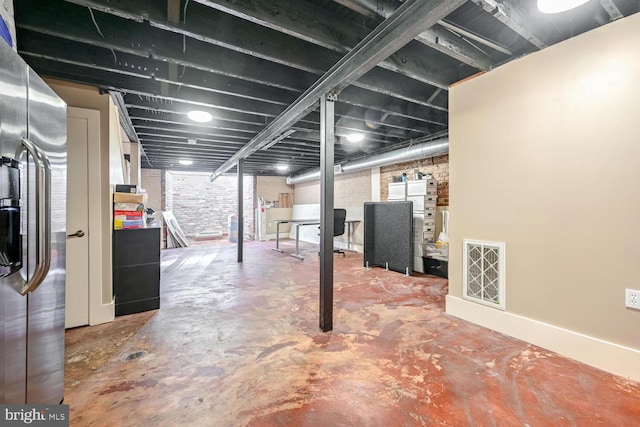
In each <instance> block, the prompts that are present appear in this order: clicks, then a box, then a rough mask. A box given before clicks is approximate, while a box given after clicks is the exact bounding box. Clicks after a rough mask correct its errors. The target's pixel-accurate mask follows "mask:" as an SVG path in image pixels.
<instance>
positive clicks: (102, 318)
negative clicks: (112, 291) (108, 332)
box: [89, 300, 116, 326]
mask: <svg viewBox="0 0 640 427" xmlns="http://www.w3.org/2000/svg"><path fill="white" fill-rule="evenodd" d="M115 316H116V304H115V300H111V302H109V303H107V304H101V305H99V306H97V307H89V325H90V326H94V325H100V324H102V323H108V322H113V320H114V319H115Z"/></svg>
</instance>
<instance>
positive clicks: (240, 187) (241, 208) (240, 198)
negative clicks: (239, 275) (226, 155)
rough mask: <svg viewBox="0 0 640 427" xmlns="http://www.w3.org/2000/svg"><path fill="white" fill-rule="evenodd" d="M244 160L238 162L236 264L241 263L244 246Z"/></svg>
mask: <svg viewBox="0 0 640 427" xmlns="http://www.w3.org/2000/svg"><path fill="white" fill-rule="evenodd" d="M243 178H244V159H240V160H238V262H242V249H243V245H244V204H243V198H244V191H243V190H244V187H243V184H244V179H243Z"/></svg>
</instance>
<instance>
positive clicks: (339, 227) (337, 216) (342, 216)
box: [333, 209, 347, 256]
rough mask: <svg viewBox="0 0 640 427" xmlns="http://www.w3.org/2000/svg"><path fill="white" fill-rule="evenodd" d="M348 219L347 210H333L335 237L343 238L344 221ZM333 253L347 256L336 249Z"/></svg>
mask: <svg viewBox="0 0 640 427" xmlns="http://www.w3.org/2000/svg"><path fill="white" fill-rule="evenodd" d="M346 219H347V210H346V209H334V210H333V237H337V236H342V235H343V234H344V227H345V223H344V221H345V220H346ZM333 252H335V253H337V254H342V256H345V253H344V251H343V250H342V249H334V250H333Z"/></svg>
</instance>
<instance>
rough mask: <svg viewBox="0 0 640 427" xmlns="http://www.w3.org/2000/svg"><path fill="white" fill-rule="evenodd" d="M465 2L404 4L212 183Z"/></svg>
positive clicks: (424, 0)
mask: <svg viewBox="0 0 640 427" xmlns="http://www.w3.org/2000/svg"><path fill="white" fill-rule="evenodd" d="M464 2H465V0H448V1H445V0H407V1H406V2H404V3H403V4H402V6H400V7H399V8H398V9H397V10H396V11H395V12H394V14H393V15H392V16H391V17H389V18H387V19H386V20H385V21H384V22H383V23H382V24H380V25H379V26H378V27H377V28H376V29H375V30H374V31H373V32H372V33H370V34H369V35H368V36H367V37H366V38H365V39H364V40H362V41H361V42H360V43H359V44H358V45H357V46H356V47H355V48H354V49H353V50H351V51H350V52H349V53H348V54H347V55H345V56H344V58H342V59H341V60H340V61H339V62H338V63H337V64H336V65H335V66H333V67H332V68H331V70H329V71H328V72H327V73H326V74H325V75H324V76H322V77H321V78H320V79H319V80H318V81H317V82H316V83H315V84H314V85H313V86H311V87H310V88H309V89H308V90H307V91H305V93H304V94H303V95H302V96H300V98H298V100H296V102H294V103H293V104H291V105H290V106H289V107H288V108H287V109H286V110H285V111H284V112H283V113H282V114H281V115H279V116H278V117H277V118H276V119H275V120H274V121H273V122H271V123H270V124H269V125H268V126H267V127H266V128H265V129H264V130H263V131H262V132H260V134H258V135H257V136H256V137H255V138H253V139H252V140H251V142H249V143H248V144H247V145H246V146H245V147H243V148H242V149H241V150H239V151H238V152H237V153H236V154H234V155H233V156H232V157H231V158H230V159H229V160H227V161H226V162H225V163H224V164H223V165H222V166H221V167H220V168H218V169H217V170H216V171H215V172H214V173H213V174H212V177H211V178H212V179H215V178H216V177H217V176H220V175H222V174H223V173H225V172H226V171H227V170H229V169H230V168H231V167H232V166H233V164H234V163H236V162H237V161H238V159H241V158H245V157H247V156H248V155H249V154H250V153H252V152H254V151H256V150H258V149H259V148H261V147H262V146H264V145H266V144H268V143H269V141H270V140H272V139H273V138H276V137H277V136H278V135H279V134H281V133H282V132H284V131H286V130H287V129H288V128H290V127H291V126H292V125H293V124H294V123H295V122H296V121H298V120H299V119H300V118H301V117H303V116H304V115H306V114H307V113H308V112H309V111H311V110H313V109H315V107H316V105H317V103H318V99H319V97H320V96H321V95H324V94H326V93H328V92H330V91H332V90H341V89H343V88H345V87H346V86H348V85H349V84H350V83H352V82H353V81H355V80H356V79H358V77H360V76H361V75H363V74H364V73H366V72H367V71H368V70H369V69H371V68H373V67H375V66H376V64H378V63H379V62H380V61H381V60H382V59H383V58H387V57H389V55H390V54H391V53H393V52H395V51H397V50H398V49H399V48H400V47H401V46H404V45H405V44H406V43H407V42H408V41H410V40H412V39H413V38H414V37H415V36H416V35H417V34H419V33H420V32H422V31H424V30H425V29H427V28H430V27H431V26H433V25H434V24H435V23H436V22H437V21H439V20H440V19H442V18H443V17H445V16H447V15H448V14H449V13H451V12H452V11H454V10H455V9H457V8H458V7H459V6H460V5H462V4H463V3H464Z"/></svg>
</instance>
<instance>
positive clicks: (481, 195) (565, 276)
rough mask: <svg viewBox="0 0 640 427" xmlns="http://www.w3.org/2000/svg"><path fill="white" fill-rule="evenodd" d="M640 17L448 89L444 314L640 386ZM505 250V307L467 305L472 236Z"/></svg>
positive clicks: (612, 25) (615, 23)
mask: <svg viewBox="0 0 640 427" xmlns="http://www.w3.org/2000/svg"><path fill="white" fill-rule="evenodd" d="M639 27H640V14H636V15H633V16H630V17H628V18H625V19H621V20H619V21H616V22H614V23H612V24H609V25H606V26H604V27H601V28H598V29H596V30H594V31H591V32H589V33H586V34H583V35H581V36H578V37H575V38H573V39H570V40H568V41H565V42H563V43H560V44H558V45H555V46H552V47H550V48H548V49H545V50H543V51H541V52H538V53H536V54H532V55H529V56H527V57H525V58H522V59H520V60H517V61H513V62H511V63H509V64H507V65H505V66H502V67H500V68H497V69H495V70H493V71H491V72H489V73H487V74H485V75H482V76H480V77H477V78H475V79H472V80H469V81H466V82H464V83H462V84H460V85H458V86H455V87H453V88H452V89H451V91H450V115H449V121H450V141H451V143H450V153H449V155H450V182H451V192H450V211H451V226H450V262H449V268H450V270H449V296H448V298H447V312H449V313H451V314H455V315H458V316H460V317H463V318H467V319H468V320H471V321H474V322H476V323H479V324H484V325H487V326H490V327H492V328H494V329H497V330H499V331H501V332H504V333H508V334H512V335H515V336H518V337H520V338H523V339H526V340H528V341H531V342H533V343H536V344H539V345H542V346H544V347H547V348H550V349H552V350H555V351H558V352H560V353H563V354H566V355H568V356H571V357H574V358H577V359H579V360H582V361H585V362H587V363H590V364H592V365H595V366H598V367H601V368H603V369H606V370H609V371H612V372H616V373H619V374H621V375H626V376H631V377H633V378H635V379H636V380H640V368H639V366H640V334H639V333H638V325H640V311H637V310H631V309H627V308H625V306H624V295H625V288H627V287H629V288H635V289H640V280H639V279H638V270H637V263H638V262H637V259H638V249H637V248H638V242H640V227H639V226H638V224H639V220H638V219H639V218H640V193H639V192H638V183H640V167H638V163H639V159H640V143H639V141H640V139H639V135H640V120H638V117H640V78H639V77H638V76H640V48H639V46H640V31H638V28H639ZM464 238H470V239H479V240H489V241H498V242H505V243H506V259H507V261H506V312H501V311H499V310H496V309H491V308H484V307H482V308H479V307H478V306H477V305H476V304H473V303H468V302H466V301H463V300H461V296H462V288H463V284H462V239H464Z"/></svg>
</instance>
